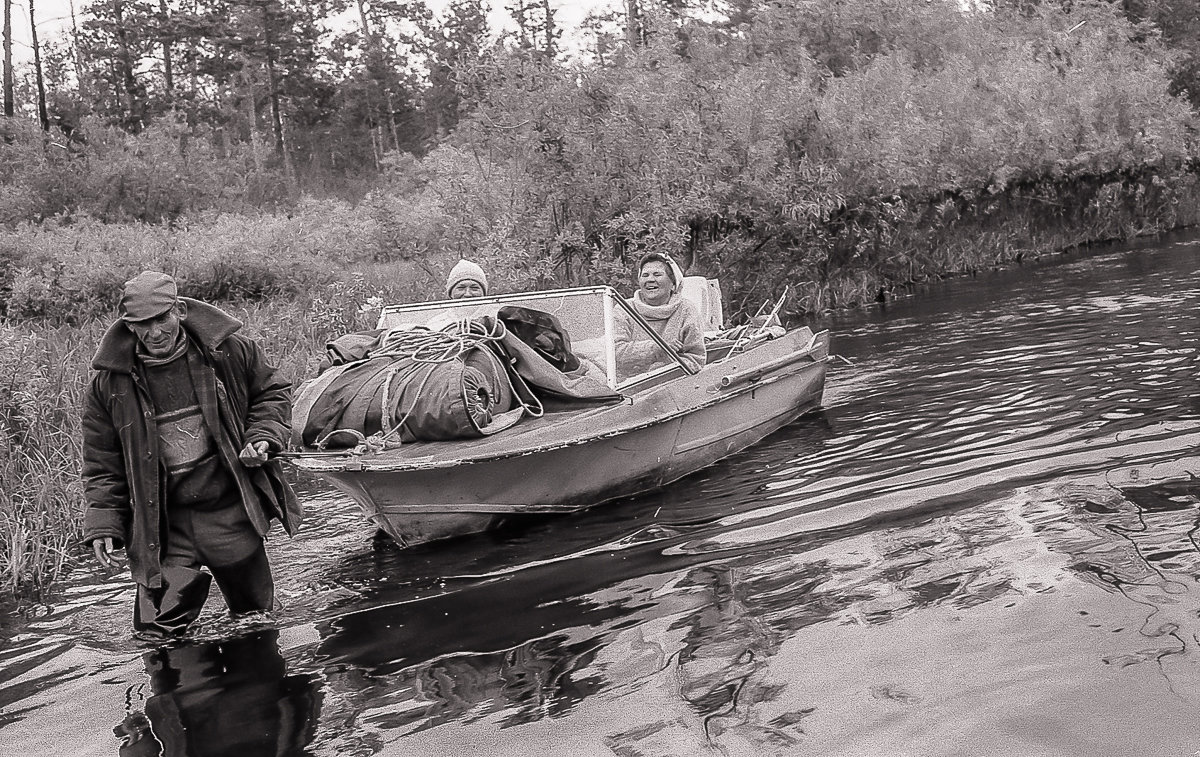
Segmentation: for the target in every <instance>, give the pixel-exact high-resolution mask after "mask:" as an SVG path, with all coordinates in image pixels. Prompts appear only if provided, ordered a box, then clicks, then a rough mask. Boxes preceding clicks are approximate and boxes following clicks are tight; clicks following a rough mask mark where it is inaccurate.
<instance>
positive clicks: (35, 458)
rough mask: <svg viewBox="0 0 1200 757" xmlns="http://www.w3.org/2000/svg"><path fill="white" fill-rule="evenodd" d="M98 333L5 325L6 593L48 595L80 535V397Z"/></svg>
mask: <svg viewBox="0 0 1200 757" xmlns="http://www.w3.org/2000/svg"><path fill="white" fill-rule="evenodd" d="M98 334H99V330H98V329H95V328H91V329H84V330H78V329H68V328H61V327H60V328H53V327H46V328H41V329H34V328H30V327H29V326H24V325H17V324H12V323H3V324H0V587H2V588H4V589H6V590H8V591H9V592H12V593H18V592H27V591H40V590H41V589H44V588H45V587H46V586H47V585H48V584H49V583H50V582H51V581H52V580H53V579H54V578H55V577H56V576H57V575H59V573H60V572H61V571H62V570H63V569H64V567H65V566H66V565H67V564H68V563H69V562H70V560H71V556H72V554H73V553H74V551H75V550H74V547H75V545H76V544H77V542H78V536H79V517H80V508H79V503H80V502H81V500H82V495H83V487H82V484H81V482H80V479H79V460H80V452H81V438H80V429H79V413H78V410H77V408H78V406H79V398H80V396H81V391H82V388H83V387H84V385H85V382H86V380H87V360H88V356H89V354H90V353H89V350H90V349H91V347H92V345H94V344H95V342H96V339H97V336H98Z"/></svg>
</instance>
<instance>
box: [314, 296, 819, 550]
mask: <svg viewBox="0 0 1200 757" xmlns="http://www.w3.org/2000/svg"><path fill="white" fill-rule="evenodd" d="M504 306H520V307H526V308H533V309H537V310H540V311H542V312H549V313H552V314H553V315H554V316H555V317H556V318H557V319H558V321H559V322H560V323H561V324H562V325H563V326H564V327H565V328H566V330H567V332H568V333H569V334H570V338H571V341H572V346H573V349H574V351H575V353H576V354H578V355H579V356H580V357H581V358H583V359H584V360H585V361H586V362H588V363H590V364H591V366H593V367H594V368H595V369H596V371H595V373H596V375H598V376H602V377H603V378H604V380H605V383H607V385H608V388H609V389H610V390H612V391H614V392H616V393H619V394H620V395H622V396H623V398H624V400H623V401H620V402H610V403H608V404H604V405H601V406H596V405H595V404H594V403H593V404H592V405H589V406H583V407H580V406H575V407H573V408H570V409H567V410H559V411H555V412H546V413H545V414H544V415H542V416H541V417H536V418H529V419H526V420H523V421H521V422H520V423H519V424H517V425H516V426H514V427H512V428H510V429H508V430H506V431H504V432H502V433H498V434H495V435H491V436H484V437H482V438H475V439H459V440H453V441H435V442H414V443H405V444H403V445H401V446H399V447H398V448H395V449H390V450H385V451H382V452H373V453H367V454H359V455H349V454H346V455H330V454H328V453H325V454H301V455H299V456H297V457H296V463H297V465H298V466H299V467H300V468H302V469H304V470H307V471H313V472H316V473H318V474H320V475H321V476H323V477H324V478H326V479H328V480H329V481H330V482H332V483H333V484H334V485H335V486H336V487H337V488H339V489H341V490H342V491H344V492H345V493H346V494H348V495H349V496H350V497H351V498H353V499H354V500H355V501H356V502H357V503H358V504H359V505H360V506H361V507H362V508H363V510H364V511H365V513H366V515H367V516H368V517H369V518H370V519H371V520H372V521H373V522H375V523H376V524H377V525H378V526H379V527H380V528H382V529H383V530H385V531H386V532H387V533H389V534H390V535H391V536H392V537H393V538H395V539H396V540H397V541H398V542H399V543H400V544H402V545H409V544H414V543H419V542H424V541H429V540H432V539H437V538H443V537H447V536H454V535H459V534H465V533H472V532H477V531H482V530H485V529H487V528H489V527H491V526H492V525H494V524H495V523H497V522H498V521H499V520H501V519H503V518H504V517H506V516H511V515H513V514H532V513H562V512H571V511H575V510H579V509H582V508H585V507H588V506H591V505H595V504H597V503H600V502H603V501H606V500H611V499H614V498H617V497H622V496H627V495H632V494H637V493H640V492H644V491H648V490H651V489H655V488H657V487H660V486H663V485H665V484H667V483H670V482H672V481H675V480H677V479H679V478H681V477H683V476H685V475H687V474H689V473H693V472H695V471H697V470H700V469H701V468H704V467H705V466H708V465H710V464H712V463H713V462H715V461H717V460H719V459H721V458H723V457H726V456H727V455H730V454H732V453H735V452H737V451H739V450H742V449H744V448H746V447H748V446H749V445H751V444H754V443H756V442H758V441H759V440H761V439H762V438H763V437H764V436H766V435H767V434H769V433H771V432H772V431H775V430H776V429H778V428H780V427H781V426H783V425H785V424H787V423H789V422H791V421H792V420H794V419H795V418H797V417H798V416H799V415H800V414H801V413H803V412H804V411H806V410H808V409H811V408H814V407H816V406H818V405H819V404H820V402H821V395H822V391H823V388H824V382H825V371H826V363H827V362H828V356H829V337H828V333H827V332H821V333H817V334H814V333H813V332H812V331H811V330H810V329H808V328H799V329H795V330H793V331H790V332H787V333H785V334H783V335H782V336H775V337H774V338H772V337H771V336H770V335H768V334H767V333H766V332H765V331H764V332H762V333H757V334H751V335H749V336H748V337H746V336H743V337H742V338H741V339H739V340H736V341H731V340H728V339H725V340H714V341H712V342H710V343H709V355H708V364H707V365H705V366H704V367H703V368H702V369H701V370H700V371H699V372H698V373H696V374H689V373H688V371H687V368H686V366H685V365H684V363H683V361H681V360H679V359H678V356H677V355H676V354H675V353H674V351H673V350H671V349H670V348H669V347H668V346H667V345H666V344H665V343H663V342H662V340H661V339H660V338H659V337H657V335H655V334H654V332H653V330H652V329H650V327H649V326H647V325H646V323H645V322H644V321H642V320H641V319H640V318H639V317H638V316H637V315H636V314H635V313H634V311H633V310H632V308H630V307H629V306H628V305H627V303H626V302H625V301H624V300H623V299H622V298H621V297H620V295H618V294H617V293H616V292H615V291H614V290H613V289H611V288H609V287H591V288H581V289H568V290H558V291H553V292H540V293H528V294H518V295H500V296H495V297H483V298H477V299H471V300H455V301H446V302H437V303H426V304H420V305H407V306H399V307H393V308H388V309H386V310H385V311H384V313H383V315H382V316H381V318H380V327H381V328H393V327H398V326H401V325H402V324H405V325H411V324H418V325H430V324H434V325H436V324H437V323H439V322H442V323H446V322H452V321H455V320H459V319H463V318H475V317H480V316H486V315H495V314H496V312H497V311H498V309H499V308H501V307H504ZM623 318H624V319H629V320H631V321H633V323H634V328H636V329H640V330H641V331H640V333H641V334H642V336H643V337H644V338H647V339H652V340H654V341H655V342H656V343H657V344H658V346H659V348H660V349H661V350H662V351H663V353H664V359H665V360H666V361H668V362H666V364H663V365H660V366H657V367H655V368H653V369H652V370H650V371H648V372H644V373H640V374H637V375H625V374H624V373H623V371H622V367H621V365H620V364H619V361H618V358H617V355H618V351H619V345H616V344H615V343H614V333H615V325H616V324H617V321H618V319H623Z"/></svg>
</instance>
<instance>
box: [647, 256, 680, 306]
mask: <svg viewBox="0 0 1200 757" xmlns="http://www.w3.org/2000/svg"><path fill="white" fill-rule="evenodd" d="M672 287H674V282H672V281H671V273H670V272H669V271H668V270H667V264H666V263H662V262H660V261H658V260H651V261H650V262H648V263H646V264H645V265H644V266H642V270H641V272H640V273H639V274H638V289H640V290H641V292H642V302H644V303H646V304H647V305H666V304H667V300H669V299H671V289H672Z"/></svg>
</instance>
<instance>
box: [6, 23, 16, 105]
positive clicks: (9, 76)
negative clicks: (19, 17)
mask: <svg viewBox="0 0 1200 757" xmlns="http://www.w3.org/2000/svg"><path fill="white" fill-rule="evenodd" d="M3 2H4V74H3V76H4V115H6V116H8V117H9V118H11V117H12V116H13V114H14V113H15V112H16V111H15V103H14V101H13V62H12V0H3Z"/></svg>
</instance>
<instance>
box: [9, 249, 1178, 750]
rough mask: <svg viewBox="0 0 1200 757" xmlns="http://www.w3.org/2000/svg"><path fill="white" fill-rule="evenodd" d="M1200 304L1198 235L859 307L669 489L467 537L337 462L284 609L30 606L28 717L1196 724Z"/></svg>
mask: <svg viewBox="0 0 1200 757" xmlns="http://www.w3.org/2000/svg"><path fill="white" fill-rule="evenodd" d="M1197 312H1200V245H1197V244H1195V243H1171V244H1166V243H1164V244H1162V245H1159V246H1157V247H1147V248H1143V249H1139V250H1126V251H1122V250H1113V251H1111V252H1108V253H1104V254H1101V255H1098V256H1092V257H1086V258H1079V259H1077V260H1074V261H1071V262H1067V263H1064V264H1062V265H1058V266H1050V267H1044V268H1042V269H1041V270H1039V271H1037V272H1035V275H1030V274H1028V273H1026V272H1021V271H1015V272H1008V273H1005V274H1001V275H999V276H997V277H989V278H986V279H979V280H967V281H958V282H953V283H951V284H949V285H947V286H945V287H944V288H943V289H942V290H941V291H938V292H931V293H930V294H929V296H928V297H926V298H925V299H921V300H914V301H911V302H900V303H892V304H889V306H888V307H887V309H886V310H873V311H870V312H866V313H857V314H846V315H841V316H838V317H837V318H835V319H833V320H832V321H831V322H830V323H829V324H828V325H829V326H830V327H831V328H832V329H833V331H834V333H835V334H836V338H835V344H834V348H835V351H837V352H839V353H841V354H843V355H845V356H847V357H849V358H850V359H851V360H852V361H853V364H852V365H849V366H839V367H837V368H836V369H835V370H833V371H831V374H830V377H829V389H828V392H827V395H826V403H825V405H826V407H825V410H824V411H823V412H821V413H820V414H816V415H813V416H810V417H808V418H805V419H802V420H801V421H800V422H798V423H796V424H793V425H792V426H790V427H788V428H786V429H783V430H781V431H780V432H778V433H777V434H775V435H773V436H772V437H771V438H769V439H768V440H767V441H766V442H764V443H763V444H761V445H759V446H757V447H755V448H753V449H751V450H748V451H747V452H745V453H743V454H741V455H738V456H736V457H735V458H732V459H730V460H726V461H724V462H722V463H719V464H718V465H716V466H713V467H712V468H710V469H709V470H707V471H704V472H702V473H700V474H697V475H695V476H692V477H690V478H688V479H686V480H684V481H682V482H680V483H679V484H677V485H675V486H672V487H670V488H668V489H667V490H665V491H663V492H660V493H658V494H655V495H652V496H649V497H643V498H640V499H637V500H629V501H623V502H617V503H612V504H609V505H605V506H603V507H599V508H596V509H595V510H593V511H590V512H586V513H581V514H579V515H575V516H569V517H559V518H545V519H540V520H528V521H523V522H520V523H517V524H514V525H513V526H512V527H510V528H508V529H506V530H504V531H501V532H497V533H494V534H484V535H479V536H475V537H469V538H465V539H462V540H458V541H455V542H452V543H449V544H444V545H437V546H426V547H420V548H417V549H413V550H407V551H400V550H397V549H394V548H393V547H391V546H390V545H389V544H388V543H386V542H380V541H378V540H376V539H375V538H374V536H373V534H372V531H371V529H369V528H368V527H367V526H366V525H365V524H363V522H362V521H361V518H360V517H359V516H358V515H357V513H356V512H355V510H354V508H353V507H352V506H349V505H348V504H347V503H346V502H344V501H343V500H341V499H338V498H337V497H334V496H332V495H329V494H326V493H323V490H319V489H316V488H312V487H313V486H315V485H312V484H310V488H311V489H312V490H311V493H310V495H309V496H308V497H307V499H308V504H309V509H310V511H311V513H312V514H311V516H310V520H309V522H308V523H307V524H306V527H305V529H304V530H303V533H302V534H301V535H300V536H299V538H298V539H297V540H295V541H288V540H284V539H280V540H272V541H271V543H270V545H269V548H270V551H271V557H272V560H273V564H274V565H275V568H276V573H277V585H278V587H279V594H280V596H281V598H282V599H283V600H284V602H285V609H284V610H283V611H282V612H281V613H280V614H279V615H278V617H277V619H276V623H277V626H278V632H275V631H268V632H263V631H262V629H253V628H243V627H239V626H237V625H236V624H232V623H230V621H228V620H227V619H225V618H224V617H223V616H222V614H221V609H220V607H219V605H218V606H217V607H213V608H209V609H206V615H205V616H204V617H202V622H201V625H200V634H199V635H200V639H199V640H197V641H195V642H191V643H189V644H185V645H182V646H179V647H174V648H168V649H165V650H144V649H141V648H139V647H136V646H135V645H134V644H133V643H132V642H130V641H128V640H127V638H126V637H125V636H124V634H125V633H127V622H128V621H127V618H128V608H129V602H130V601H131V598H130V592H129V591H128V589H127V587H126V586H125V584H124V583H123V582H122V581H120V580H119V579H108V578H105V577H101V576H99V575H98V574H88V573H81V574H79V575H78V576H77V578H76V579H75V580H74V581H73V582H72V584H70V585H69V586H68V587H67V592H66V594H65V595H64V596H63V597H62V598H61V601H59V602H58V603H57V604H56V605H55V606H54V607H53V608H51V611H50V612H49V613H48V614H46V615H44V616H43V617H39V618H37V619H35V620H32V621H28V622H24V623H21V624H12V625H9V626H8V627H7V629H6V630H3V631H2V632H3V634H4V636H3V637H0V638H4V639H5V641H4V642H3V644H2V645H0V674H2V676H3V683H0V738H2V739H4V743H5V745H6V746H7V745H9V744H12V745H14V746H15V747H16V750H17V751H16V752H15V753H36V752H37V749H36V748H35V747H34V745H36V744H40V743H43V742H44V740H45V738H46V734H47V733H53V734H55V736H56V739H58V740H60V741H62V742H63V743H69V744H71V745H72V753H77V754H105V755H111V754H112V753H113V752H114V751H115V750H116V748H117V743H116V742H115V741H114V740H113V733H114V732H119V735H122V736H125V737H126V739H125V740H126V742H127V743H126V744H125V746H123V747H121V748H120V749H121V753H122V754H155V753H156V752H155V751H154V750H155V749H160V750H161V752H162V753H163V754H179V755H185V754H188V755H201V754H204V755H217V754H280V755H283V754H311V755H335V754H337V755H341V754H354V755H369V754H401V753H403V754H409V753H412V754H485V753H486V754H521V755H535V754H546V755H549V754H556V755H557V754H564V753H565V754H616V755H622V756H632V755H693V754H726V755H735V754H753V755H771V754H844V755H881V754H887V755H900V754H904V755H910V754H911V755H962V754H989V755H993V754H994V755H1031V754H1052V755H1080V756H1081V757H1082V756H1083V755H1087V756H1088V757H1092V756H1093V755H1129V754H1163V755H1166V754H1171V755H1174V754H1179V755H1184V754H1192V753H1194V752H1195V751H1196V750H1197V749H1200V743H1198V740H1197V736H1196V735H1195V734H1196V728H1195V727H1194V723H1195V714H1194V713H1195V709H1196V706H1197V704H1200V617H1198V615H1197V611H1196V608H1197V607H1200V587H1198V586H1197V576H1200V548H1198V546H1197V541H1196V535H1197V531H1198V530H1200V519H1198V516H1197V513H1198V511H1200V396H1198V394H1197V376H1198V375H1200V371H1198V370H1197V369H1198V368H1200V338H1198V337H1197V335H1196V328H1195V326H1196V316H1195V314H1196V313H1197ZM210 604H212V603H210ZM138 713H142V715H144V718H139V717H138ZM97 715H102V716H103V717H102V718H101V721H100V722H102V723H104V724H105V725H104V726H103V727H99V726H97V725H96V723H97ZM113 723H119V724H122V725H120V726H118V728H117V730H116V731H113V730H112V725H111V724H113ZM139 749H140V750H143V751H136V750H139ZM129 750H135V751H129ZM8 751H9V750H8V749H6V750H5V753H8Z"/></svg>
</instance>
